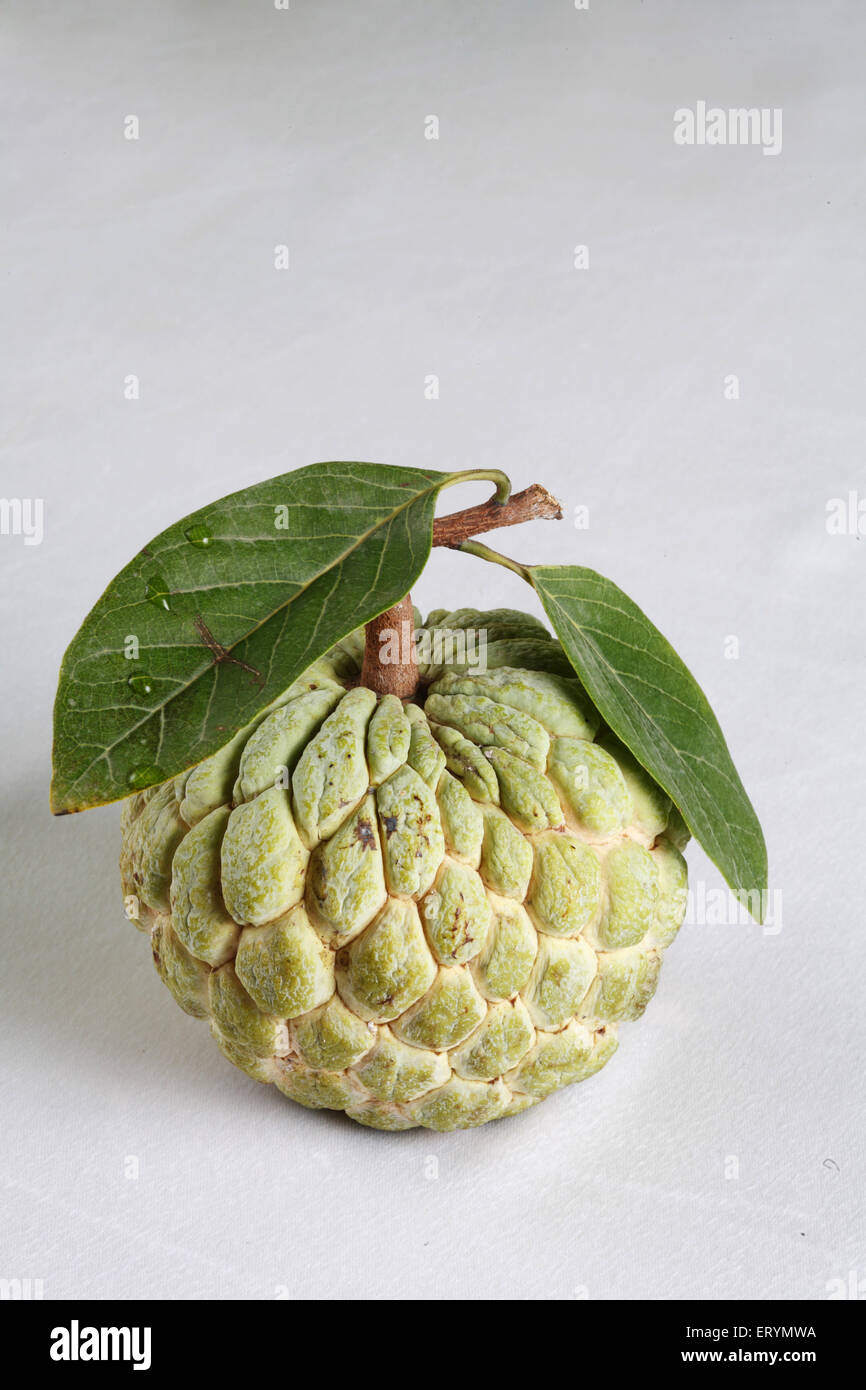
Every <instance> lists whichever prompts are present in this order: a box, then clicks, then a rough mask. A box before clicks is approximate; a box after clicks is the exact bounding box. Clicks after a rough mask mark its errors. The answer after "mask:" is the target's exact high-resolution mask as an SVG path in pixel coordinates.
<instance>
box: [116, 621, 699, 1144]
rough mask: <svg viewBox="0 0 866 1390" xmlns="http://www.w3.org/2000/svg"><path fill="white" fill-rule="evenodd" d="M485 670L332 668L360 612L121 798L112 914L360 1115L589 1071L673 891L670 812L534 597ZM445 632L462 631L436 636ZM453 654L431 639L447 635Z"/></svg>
mask: <svg viewBox="0 0 866 1390" xmlns="http://www.w3.org/2000/svg"><path fill="white" fill-rule="evenodd" d="M427 626H428V631H429V632H430V634H431V638H430V639H429V641H430V646H429V652H430V654H431V655H432V656H433V657H434V659H437V660H438V655H437V647H436V643H435V641H433V636H435V634H436V633H439V634H440V641H445V642H446V646H445V647H444V648H442V649H440V651H439V655H441V650H446V651H447V639H443V638H441V634H442V632H443V631H444V630H450V631H452V632H453V631H459V630H461V629H467V628H475V629H483V630H485V631H486V633H487V638H488V648H487V664H488V669H487V671H486V672H484V673H480V672H473V671H472V670H470V669H469V668H468V667H466V666H465V665H464V666H463V667H461V666H460V665H459V664H457V663H455V662H453V661H452V662H451V663H450V664H448V665H445V664H440V665H438V666H437V665H433V664H430V665H428V666H427V667H422V668H421V675H422V687H421V688H422V690H423V691H424V694H423V695H421V696H419V700H421V701H423V704H422V703H418V704H407V705H405V706H404V705H403V704H401V702H400V701H399V700H398V699H396V698H395V697H394V696H390V695H386V696H384V697H382V698H377V697H376V696H375V695H374V694H373V692H371V691H370V690H367V689H365V688H363V687H359V686H357V685H356V684H354V682H356V681H357V678H358V673H359V669H360V661H361V656H362V651H363V632H358V633H353V634H352V636H351V637H349V638H347V639H346V640H345V641H344V642H342V643H340V644H339V645H338V646H337V647H335V648H334V649H333V651H332V652H330V653H329V654H328V656H327V657H326V658H324V659H323V660H321V661H319V662H317V663H316V664H315V666H313V667H311V668H310V669H309V670H308V671H307V672H306V673H305V675H304V676H303V677H302V678H301V679H300V680H298V681H296V682H295V684H294V685H293V686H292V687H291V688H290V689H289V690H287V691H286V692H285V694H284V695H283V696H281V697H280V699H278V700H277V701H275V702H274V704H273V705H271V706H269V708H268V710H266V711H265V712H263V714H262V715H261V716H260V717H259V718H258V719H257V720H256V721H255V722H254V724H252V725H250V726H249V727H248V728H246V729H243V730H241V731H239V733H238V735H237V736H236V737H235V738H234V739H233V740H232V742H231V743H230V744H228V745H227V746H226V747H225V748H223V749H222V750H220V752H219V753H217V754H215V755H214V757H212V758H209V759H208V760H207V761H206V762H204V763H201V764H199V765H198V767H196V768H194V769H193V770H192V771H191V772H188V773H184V774H183V775H181V776H180V777H177V778H175V779H174V780H173V781H170V782H167V783H164V784H163V785H162V786H159V787H155V788H150V789H149V790H148V791H146V792H142V793H139V794H138V795H136V796H135V797H132V798H131V799H130V800H129V801H128V802H126V803H125V805H124V808H123V814H122V832H123V847H122V853H121V876H122V881H123V890H124V894H125V895H126V900H127V912H128V915H130V916H132V918H133V920H134V921H135V923H136V925H137V926H138V927H140V928H141V929H142V930H145V931H148V932H149V933H150V937H151V943H152V947H153V955H154V960H155V962H156V967H157V969H158V971H159V973H160V975H161V976H162V978H163V980H164V981H165V983H166V985H167V986H168V988H169V989H170V990H171V992H172V994H173V995H174V996H175V999H176V1000H177V1002H178V1003H179V1004H180V1006H181V1008H183V1009H185V1010H186V1012H187V1013H190V1014H192V1015H193V1016H195V1017H197V1018H207V1019H208V1020H209V1022H210V1027H211V1031H212V1033H213V1036H214V1038H215V1040H216V1042H217V1044H218V1046H219V1047H220V1049H221V1050H222V1051H223V1052H224V1054H225V1055H226V1057H228V1059H229V1061H231V1062H234V1064H235V1065H236V1066H238V1067H241V1068H242V1069H243V1070H244V1071H246V1072H247V1073H248V1074H249V1075H250V1076H252V1077H254V1078H255V1079H256V1080H258V1081H262V1082H273V1083H274V1084H275V1085H276V1086H277V1087H278V1088H279V1089H280V1090H281V1091H282V1092H283V1093H284V1094H285V1095H286V1096H288V1097H290V1098H291V1099H292V1100H295V1101H298V1102H299V1104H301V1105H305V1106H309V1107H311V1108H313V1109H321V1108H325V1109H334V1110H344V1111H345V1112H346V1113H347V1114H348V1115H349V1116H350V1117H351V1118H352V1119H353V1120H357V1121H358V1122H359V1123H360V1124H363V1125H368V1126H371V1127H373V1128H375V1129H383V1130H401V1129H410V1128H412V1127H414V1126H416V1125H423V1126H425V1127H427V1128H430V1129H436V1130H450V1129H462V1128H467V1127H469V1126H473V1125H479V1124H484V1123H486V1121H487V1120H495V1119H499V1118H500V1117H502V1116H505V1115H513V1114H516V1113H517V1112H518V1111H521V1110H525V1109H526V1108H527V1107H529V1106H531V1105H535V1104H536V1103H537V1102H538V1101H540V1100H543V1099H544V1098H545V1097H546V1096H548V1095H550V1094H551V1092H553V1091H555V1090H558V1089H559V1087H561V1086H565V1085H569V1084H571V1083H572V1082H575V1081H582V1080H584V1079H585V1078H586V1077H589V1076H592V1075H593V1074H594V1073H595V1072H597V1071H598V1070H599V1069H600V1068H601V1067H602V1066H604V1064H605V1062H606V1061H607V1060H608V1058H609V1057H610V1056H611V1055H612V1053H613V1052H614V1050H615V1049H616V1046H617V1028H618V1025H619V1024H620V1023H621V1022H623V1021H625V1020H628V1019H635V1018H639V1017H640V1015H641V1014H642V1013H643V1011H644V1009H645V1008H646V1006H647V1003H648V1002H649V999H650V998H651V997H652V994H653V992H654V990H655V987H656V982H657V980H658V974H659V968H660V965H661V957H662V954H663V951H664V949H665V948H666V947H667V946H669V945H670V943H671V941H672V940H673V938H674V936H675V935H676V933H677V931H678V929H679V926H680V923H681V922H682V918H683V914H684V911H685V900H686V882H687V880H686V867H685V862H684V860H683V858H682V855H681V853H680V850H681V849H682V848H683V847H684V845H685V840H686V838H687V835H686V833H685V831H684V827H683V823H682V820H681V819H680V817H679V815H678V813H677V812H676V810H675V809H674V808H673V807H672V806H671V803H670V801H669V800H668V798H667V797H666V796H665V795H664V793H663V792H662V791H661V790H660V789H659V788H658V787H657V786H656V785H655V784H654V783H653V782H652V781H651V780H650V779H649V777H648V776H647V774H646V773H645V772H644V771H643V770H642V769H641V768H640V766H639V765H638V764H637V763H636V762H635V761H634V759H633V758H632V757H631V756H630V754H629V753H628V752H627V750H626V749H625V748H623V747H622V746H621V745H620V744H619V743H618V742H617V740H616V739H615V738H614V736H613V734H612V733H611V732H610V730H608V729H606V728H603V727H602V725H601V720H600V717H599V715H598V713H597V712H596V711H595V709H594V708H593V706H592V705H591V703H590V701H589V700H588V698H587V696H586V694H585V692H584V690H583V689H582V687H581V685H580V682H579V681H578V680H577V679H576V677H575V676H574V673H573V672H572V670H571V668H570V666H569V664H568V662H567V660H566V658H565V656H564V653H563V652H562V649H561V648H560V646H559V644H558V643H557V642H556V641H555V640H554V639H553V638H551V637H550V635H549V634H548V633H547V632H546V630H545V629H544V628H543V627H542V625H541V624H540V623H538V622H537V621H536V619H534V618H531V617H528V616H526V615H525V614H521V613H515V612H511V611H509V610H498V611H496V612H492V613H478V612H475V611H474V610H469V609H466V610H460V611H459V612H457V613H446V612H444V611H437V612H436V613H433V614H431V615H430V617H429V618H428V623H427ZM457 650H458V651H459V648H458V649H457ZM451 655H452V656H453V655H454V649H453V648H452V651H451Z"/></svg>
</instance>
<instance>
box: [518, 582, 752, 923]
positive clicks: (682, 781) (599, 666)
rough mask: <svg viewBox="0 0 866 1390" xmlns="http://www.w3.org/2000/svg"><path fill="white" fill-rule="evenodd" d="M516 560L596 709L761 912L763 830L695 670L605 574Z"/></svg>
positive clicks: (741, 892) (734, 886) (733, 885)
mask: <svg viewBox="0 0 866 1390" xmlns="http://www.w3.org/2000/svg"><path fill="white" fill-rule="evenodd" d="M524 568H525V570H526V573H527V575H528V577H529V579H530V580H531V582H532V584H533V586H534V587H535V589H536V591H537V593H538V595H539V597H540V599H541V602H542V604H543V605H544V610H545V612H546V613H547V616H548V617H549V618H550V621H551V623H552V624H553V626H554V629H555V630H556V634H557V636H558V638H559V640H560V642H561V643H562V645H563V647H564V648H565V650H566V652H567V653H568V656H569V659H570V660H571V662H572V665H573V666H574V669H575V671H576V672H577V674H578V675H579V676H580V679H581V681H582V682H583V684H584V685H585V687H586V690H587V692H588V694H589V696H590V698H591V699H592V700H593V702H594V703H595V704H596V706H597V707H598V709H599V711H600V713H601V715H602V717H603V718H604V719H605V721H606V722H607V723H608V724H609V725H610V727H611V728H612V729H613V731H614V733H615V734H616V735H617V736H618V737H619V738H620V739H621V740H622V742H623V743H624V744H626V746H627V747H628V748H629V749H631V752H632V753H633V754H634V756H635V757H636V758H637V759H638V761H639V762H640V763H641V764H642V765H643V767H645V768H646V770H647V772H649V773H650V775H651V776H652V777H653V778H654V779H655V781H656V782H658V784H659V785H660V786H661V787H663V788H664V790H665V791H666V792H667V793H668V795H669V796H670V797H671V798H672V799H673V801H674V803H675V804H676V806H677V807H678V808H679V810H680V812H681V814H682V816H683V819H684V820H685V822H686V824H687V825H688V827H689V829H690V830H691V832H692V834H693V835H694V836H695V838H696V839H697V840H698V841H699V842H700V844H701V845H702V846H703V848H704V849H705V850H706V852H707V854H708V855H709V856H710V858H711V859H712V860H713V862H714V863H715V864H716V865H717V866H718V868H719V869H720V870H721V871H722V873H723V874H724V876H725V879H726V880H727V882H728V884H729V885H730V886H731V888H732V889H733V890H734V891H735V892H736V893H737V894H739V895H741V898H742V901H744V902H745V903H746V904H747V906H748V907H749V910H750V911H751V912H752V914H753V916H755V918H756V920H758V921H763V909H764V904H765V900H766V889H767V850H766V846H765V844H764V837H763V835H762V833H761V827H760V825H759V824H758V818H757V816H756V815H755V812H754V809H753V807H752V804H751V802H750V801H749V798H748V796H747V795H746V792H745V790H744V788H743V784H742V782H741V781H740V779H739V777H738V775H737V770H736V768H735V767H734V764H733V762H732V760H731V755H730V753H729V752H728V747H727V744H726V743H725V739H724V735H723V734H722V731H721V729H720V728H719V724H718V721H717V720H716V717H715V715H714V714H713V712H712V710H711V709H710V706H709V703H708V701H707V698H706V696H705V695H704V693H703V691H702V690H701V688H700V686H699V685H698V683H697V681H696V680H695V678H694V676H693V675H692V674H691V673H690V671H689V670H688V668H687V667H686V666H685V665H684V664H683V662H682V661H681V660H680V658H679V657H678V656H677V654H676V652H675V651H674V649H673V647H672V646H671V645H670V643H669V642H668V641H667V640H666V639H665V638H664V637H663V636H662V634H661V633H660V632H659V630H658V628H656V627H654V626H653V624H652V623H651V622H650V620H649V618H648V617H647V616H646V614H645V613H642V612H641V610H640V609H639V608H638V606H637V604H636V603H633V602H632V600H631V599H630V598H628V596H627V595H626V594H624V593H623V592H622V590H621V589H619V588H617V586H616V584H613V583H612V582H611V581H610V580H609V579H605V578H603V576H602V575H600V574H596V572H595V571H594V570H590V569H583V568H581V567H579V566H572V565H563V566H555V567H554V566H547V565H537V566H525V567H524ZM758 903H759V904H760V906H758Z"/></svg>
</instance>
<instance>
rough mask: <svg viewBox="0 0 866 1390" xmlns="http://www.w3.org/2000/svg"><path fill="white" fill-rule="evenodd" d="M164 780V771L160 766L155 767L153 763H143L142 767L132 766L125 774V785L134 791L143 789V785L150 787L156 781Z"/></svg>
mask: <svg viewBox="0 0 866 1390" xmlns="http://www.w3.org/2000/svg"><path fill="white" fill-rule="evenodd" d="M164 781H165V773H164V772H163V770H162V768H160V767H156V765H155V764H154V763H145V764H144V765H143V766H142V767H134V768H133V769H132V771H131V772H130V773H128V774H127V778H126V785H127V786H128V787H132V788H133V790H134V791H144V788H145V787H152V786H154V785H155V784H156V783H157V782H164Z"/></svg>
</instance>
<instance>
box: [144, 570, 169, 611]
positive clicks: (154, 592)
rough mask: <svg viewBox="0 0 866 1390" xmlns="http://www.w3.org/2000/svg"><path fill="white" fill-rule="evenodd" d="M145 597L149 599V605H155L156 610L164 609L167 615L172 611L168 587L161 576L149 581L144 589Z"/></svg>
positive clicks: (157, 575)
mask: <svg viewBox="0 0 866 1390" xmlns="http://www.w3.org/2000/svg"><path fill="white" fill-rule="evenodd" d="M144 597H145V598H146V599H147V601H148V603H152V604H153V606H154V608H164V609H165V611H166V613H168V612H169V611H170V610H171V603H170V602H169V593H168V585H167V584H166V582H165V580H164V579H163V578H162V576H161V575H159V574H155V575H154V576H153V578H152V579H148V581H147V584H146V585H145V589H144Z"/></svg>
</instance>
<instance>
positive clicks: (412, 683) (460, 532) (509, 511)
mask: <svg viewBox="0 0 866 1390" xmlns="http://www.w3.org/2000/svg"><path fill="white" fill-rule="evenodd" d="M561 519H562V506H561V504H560V503H559V502H557V500H556V498H555V497H552V496H551V494H550V493H549V492H548V491H547V488H545V487H542V486H541V484H540V483H533V484H532V486H531V487H528V488H525V489H524V491H523V492H517V493H515V494H514V496H513V497H509V499H508V501H507V502H497V500H496V498H495V497H491V498H490V500H489V501H487V502H480V503H479V504H478V506H477V507H467V508H466V510H465V511H462V512H453V513H452V514H451V516H440V517H437V518H436V520H435V521H434V522H433V544H434V545H444V546H447V547H448V548H449V549H451V550H455V549H457V547H458V546H461V545H462V544H463V542H464V541H468V540H469V539H470V537H471V536H477V535H478V534H479V532H481V531H496V530H498V529H499V527H501V526H517V525H519V524H520V522H522V521H537V520H552V521H560V520H561ZM414 635H415V622H414V617H413V612H412V599H411V597H410V595H409V594H407V595H406V597H405V598H404V599H401V600H400V602H399V603H395V605H394V607H393V608H388V609H386V611H385V612H384V613H380V614H379V616H378V618H373V619H372V621H371V622H369V623H367V627H366V636H365V642H364V662H363V665H362V667H361V685H366V686H368V687H369V689H370V690H375V691H376V693H377V695H396V696H397V697H398V699H401V700H411V698H412V696H413V695H414V694H415V691H416V689H417V687H418V665H417V661H416V654H415V643H414V640H413V639H414Z"/></svg>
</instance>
